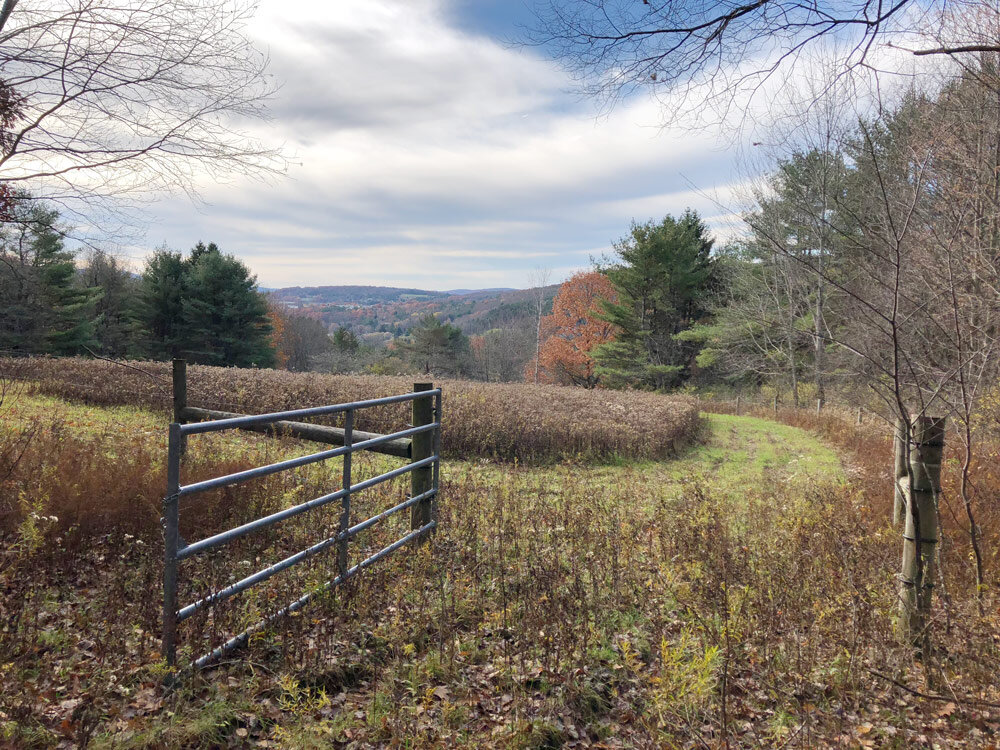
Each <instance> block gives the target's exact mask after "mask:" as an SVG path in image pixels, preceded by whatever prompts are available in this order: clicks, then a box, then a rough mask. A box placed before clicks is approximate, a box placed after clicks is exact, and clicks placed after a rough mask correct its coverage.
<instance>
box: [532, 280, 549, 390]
mask: <svg viewBox="0 0 1000 750" xmlns="http://www.w3.org/2000/svg"><path fill="white" fill-rule="evenodd" d="M551 276H552V269H550V268H542V267H541V266H539V267H538V268H536V269H535V270H534V271H533V272H532V274H531V285H532V286H533V287H534V289H535V368H534V370H535V372H534V382H535V383H538V364H539V363H538V359H539V357H540V356H541V353H542V313H543V312H545V287H547V286H548V285H549V278H550V277H551Z"/></svg>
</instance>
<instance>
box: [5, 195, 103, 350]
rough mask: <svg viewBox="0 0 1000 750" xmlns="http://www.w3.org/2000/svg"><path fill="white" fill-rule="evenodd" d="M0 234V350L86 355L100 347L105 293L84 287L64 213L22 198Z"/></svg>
mask: <svg viewBox="0 0 1000 750" xmlns="http://www.w3.org/2000/svg"><path fill="white" fill-rule="evenodd" d="M12 210H13V217H12V220H11V221H7V222H5V223H4V225H3V230H2V234H0V349H6V350H12V351H14V352H21V353H25V354H56V355H73V354H82V353H84V352H85V351H86V349H87V348H89V347H92V346H94V345H95V341H94V324H95V312H94V305H95V303H96V301H97V299H98V298H99V296H100V292H99V291H97V290H94V289H88V288H86V287H84V286H83V285H81V284H80V283H78V279H77V271H76V265H75V263H74V255H75V253H74V252H73V251H72V250H67V249H66V248H65V246H64V242H63V233H62V231H61V230H60V229H59V227H58V225H57V222H58V219H59V213H58V211H56V210H54V209H51V208H48V207H46V206H44V205H42V204H39V203H36V202H32V201H31V199H30V198H28V197H27V196H24V195H20V196H18V198H17V200H16V201H15V203H14V207H13V209H12Z"/></svg>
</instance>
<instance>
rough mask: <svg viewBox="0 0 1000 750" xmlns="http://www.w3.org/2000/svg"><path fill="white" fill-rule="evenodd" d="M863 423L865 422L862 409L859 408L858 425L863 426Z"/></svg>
mask: <svg viewBox="0 0 1000 750" xmlns="http://www.w3.org/2000/svg"><path fill="white" fill-rule="evenodd" d="M863 421H864V418H863V416H862V413H861V407H860V406H859V407H858V424H861V423H862V422H863Z"/></svg>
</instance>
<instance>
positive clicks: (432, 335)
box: [404, 313, 469, 375]
mask: <svg viewBox="0 0 1000 750" xmlns="http://www.w3.org/2000/svg"><path fill="white" fill-rule="evenodd" d="M404 349H405V351H407V352H408V353H409V354H410V356H411V358H412V359H413V361H414V364H416V365H417V366H418V367H419V368H420V369H421V370H423V371H424V372H425V373H427V374H430V373H431V372H434V373H440V374H443V375H455V374H458V373H460V372H461V371H462V369H463V367H464V366H465V364H466V361H467V359H468V357H469V338H468V337H467V336H466V335H465V334H464V333H462V331H461V329H460V328H458V327H457V326H453V325H451V324H450V323H442V322H441V321H440V320H438V319H437V317H435V316H434V314H433V313H428V314H427V315H425V316H424V317H423V318H421V320H420V323H419V325H417V326H416V327H415V328H413V329H412V330H411V331H410V341H409V342H408V343H406V344H404Z"/></svg>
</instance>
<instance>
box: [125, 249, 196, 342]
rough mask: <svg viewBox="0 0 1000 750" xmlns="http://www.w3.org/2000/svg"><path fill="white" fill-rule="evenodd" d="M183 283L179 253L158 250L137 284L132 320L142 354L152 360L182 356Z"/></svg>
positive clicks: (184, 292)
mask: <svg viewBox="0 0 1000 750" xmlns="http://www.w3.org/2000/svg"><path fill="white" fill-rule="evenodd" d="M186 283H187V279H186V267H185V263H184V259H183V258H182V257H181V254H180V253H175V252H172V251H170V250H168V249H166V248H160V249H158V250H157V251H156V252H155V253H154V254H153V256H152V257H151V258H150V259H149V260H148V261H147V263H146V269H145V271H144V272H143V274H142V279H141V280H140V284H139V298H138V302H137V304H136V310H135V317H136V322H137V325H138V326H139V327H140V328H141V329H142V332H143V333H142V335H143V338H144V346H143V348H144V349H145V355H146V356H147V357H150V358H151V359H169V358H171V357H175V356H180V355H181V353H182V350H183V346H184V323H183V319H182V312H183V299H184V296H185V294H186Z"/></svg>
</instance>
